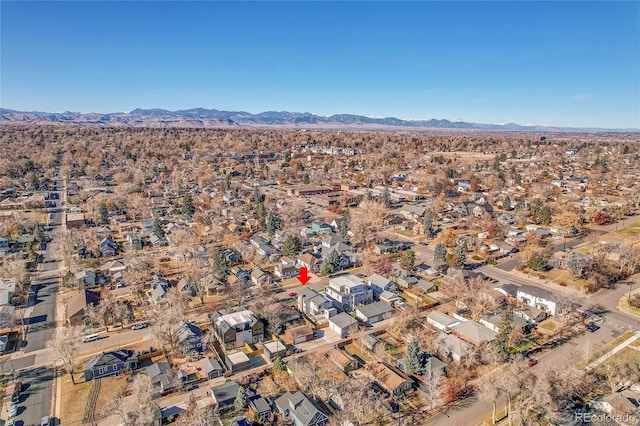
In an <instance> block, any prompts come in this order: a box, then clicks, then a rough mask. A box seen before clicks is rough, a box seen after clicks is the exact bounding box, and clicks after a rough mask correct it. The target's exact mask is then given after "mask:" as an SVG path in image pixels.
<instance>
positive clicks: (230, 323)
mask: <svg viewBox="0 0 640 426" xmlns="http://www.w3.org/2000/svg"><path fill="white" fill-rule="evenodd" d="M210 317H211V322H212V323H213V328H214V331H215V334H216V337H217V338H218V340H219V341H220V343H222V345H223V346H224V347H225V348H227V349H231V348H239V347H242V346H243V345H244V344H245V342H246V343H250V344H251V343H257V342H259V341H261V340H262V338H263V336H264V324H263V323H262V321H261V320H260V319H258V317H256V316H255V315H254V314H253V312H251V311H250V310H244V311H238V312H232V313H228V314H222V313H220V312H215V313H213V314H211V315H210Z"/></svg>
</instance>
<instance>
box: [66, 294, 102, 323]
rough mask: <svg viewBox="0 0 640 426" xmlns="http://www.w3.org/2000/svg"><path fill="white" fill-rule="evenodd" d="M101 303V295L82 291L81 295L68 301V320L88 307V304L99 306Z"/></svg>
mask: <svg viewBox="0 0 640 426" xmlns="http://www.w3.org/2000/svg"><path fill="white" fill-rule="evenodd" d="M99 301H100V293H98V292H95V291H89V290H81V291H80V293H78V294H76V295H75V296H73V297H71V298H70V299H69V300H68V301H67V318H71V317H72V316H74V315H75V314H77V313H78V312H80V311H82V310H83V309H84V308H86V307H87V304H89V303H92V304H94V305H97V304H98V302H99Z"/></svg>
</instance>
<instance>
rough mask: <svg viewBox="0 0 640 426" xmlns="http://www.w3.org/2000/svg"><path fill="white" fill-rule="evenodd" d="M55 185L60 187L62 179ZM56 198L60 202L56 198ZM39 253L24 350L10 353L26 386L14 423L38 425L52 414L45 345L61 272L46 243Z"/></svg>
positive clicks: (56, 221)
mask: <svg viewBox="0 0 640 426" xmlns="http://www.w3.org/2000/svg"><path fill="white" fill-rule="evenodd" d="M57 186H58V187H61V186H62V181H60V182H58V183H57ZM60 198H62V197H60ZM56 202H57V203H58V204H59V203H60V201H59V200H57V201H56ZM59 207H60V206H57V207H56V208H55V209H52V213H50V214H51V216H48V221H49V226H52V227H54V228H55V227H59V226H61V224H62V212H61V209H59ZM44 235H45V236H49V237H52V235H51V233H50V232H49V231H45V232H44ZM41 254H42V263H40V264H39V265H38V270H37V272H35V273H34V274H33V275H32V277H31V288H32V291H34V293H35V295H36V297H35V301H34V304H33V306H32V307H30V308H29V309H31V315H29V318H25V326H26V327H27V335H26V342H25V343H24V345H23V353H15V354H13V356H12V361H11V363H12V364H13V367H14V368H15V371H16V376H17V380H20V381H22V382H23V383H24V386H25V388H26V391H25V392H24V394H23V396H22V398H21V400H20V403H19V406H20V407H21V408H20V409H19V410H18V413H19V415H18V416H17V417H16V418H15V419H16V423H17V424H24V425H38V424H40V420H41V419H42V417H44V416H48V415H50V414H51V397H52V391H53V386H52V385H53V368H52V367H53V361H54V359H55V358H54V357H53V356H51V352H50V350H48V349H47V343H48V342H49V341H50V340H51V338H52V337H53V333H54V331H55V327H56V293H57V291H58V281H59V277H60V272H59V271H58V267H59V264H58V261H57V260H56V259H54V257H53V253H52V251H51V250H50V245H49V244H48V245H47V248H46V249H45V250H44V251H42V252H41ZM38 358H40V361H38ZM21 422H22V423H21Z"/></svg>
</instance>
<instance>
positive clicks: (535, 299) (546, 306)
mask: <svg viewBox="0 0 640 426" xmlns="http://www.w3.org/2000/svg"><path fill="white" fill-rule="evenodd" d="M516 298H517V299H518V300H519V301H521V302H524V303H525V304H527V305H529V306H532V307H534V308H537V309H541V310H543V311H546V312H548V313H549V314H550V315H555V314H556V301H555V296H554V294H553V293H551V292H550V291H549V290H546V289H543V288H538V287H534V286H530V285H521V286H520V287H519V288H518V290H517V292H516Z"/></svg>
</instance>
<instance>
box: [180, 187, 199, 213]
mask: <svg viewBox="0 0 640 426" xmlns="http://www.w3.org/2000/svg"><path fill="white" fill-rule="evenodd" d="M195 212H196V208H195V207H194V206H193V198H192V197H191V194H190V193H188V192H187V193H186V195H185V196H184V197H183V198H182V214H188V215H189V216H193V214H194V213H195Z"/></svg>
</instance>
